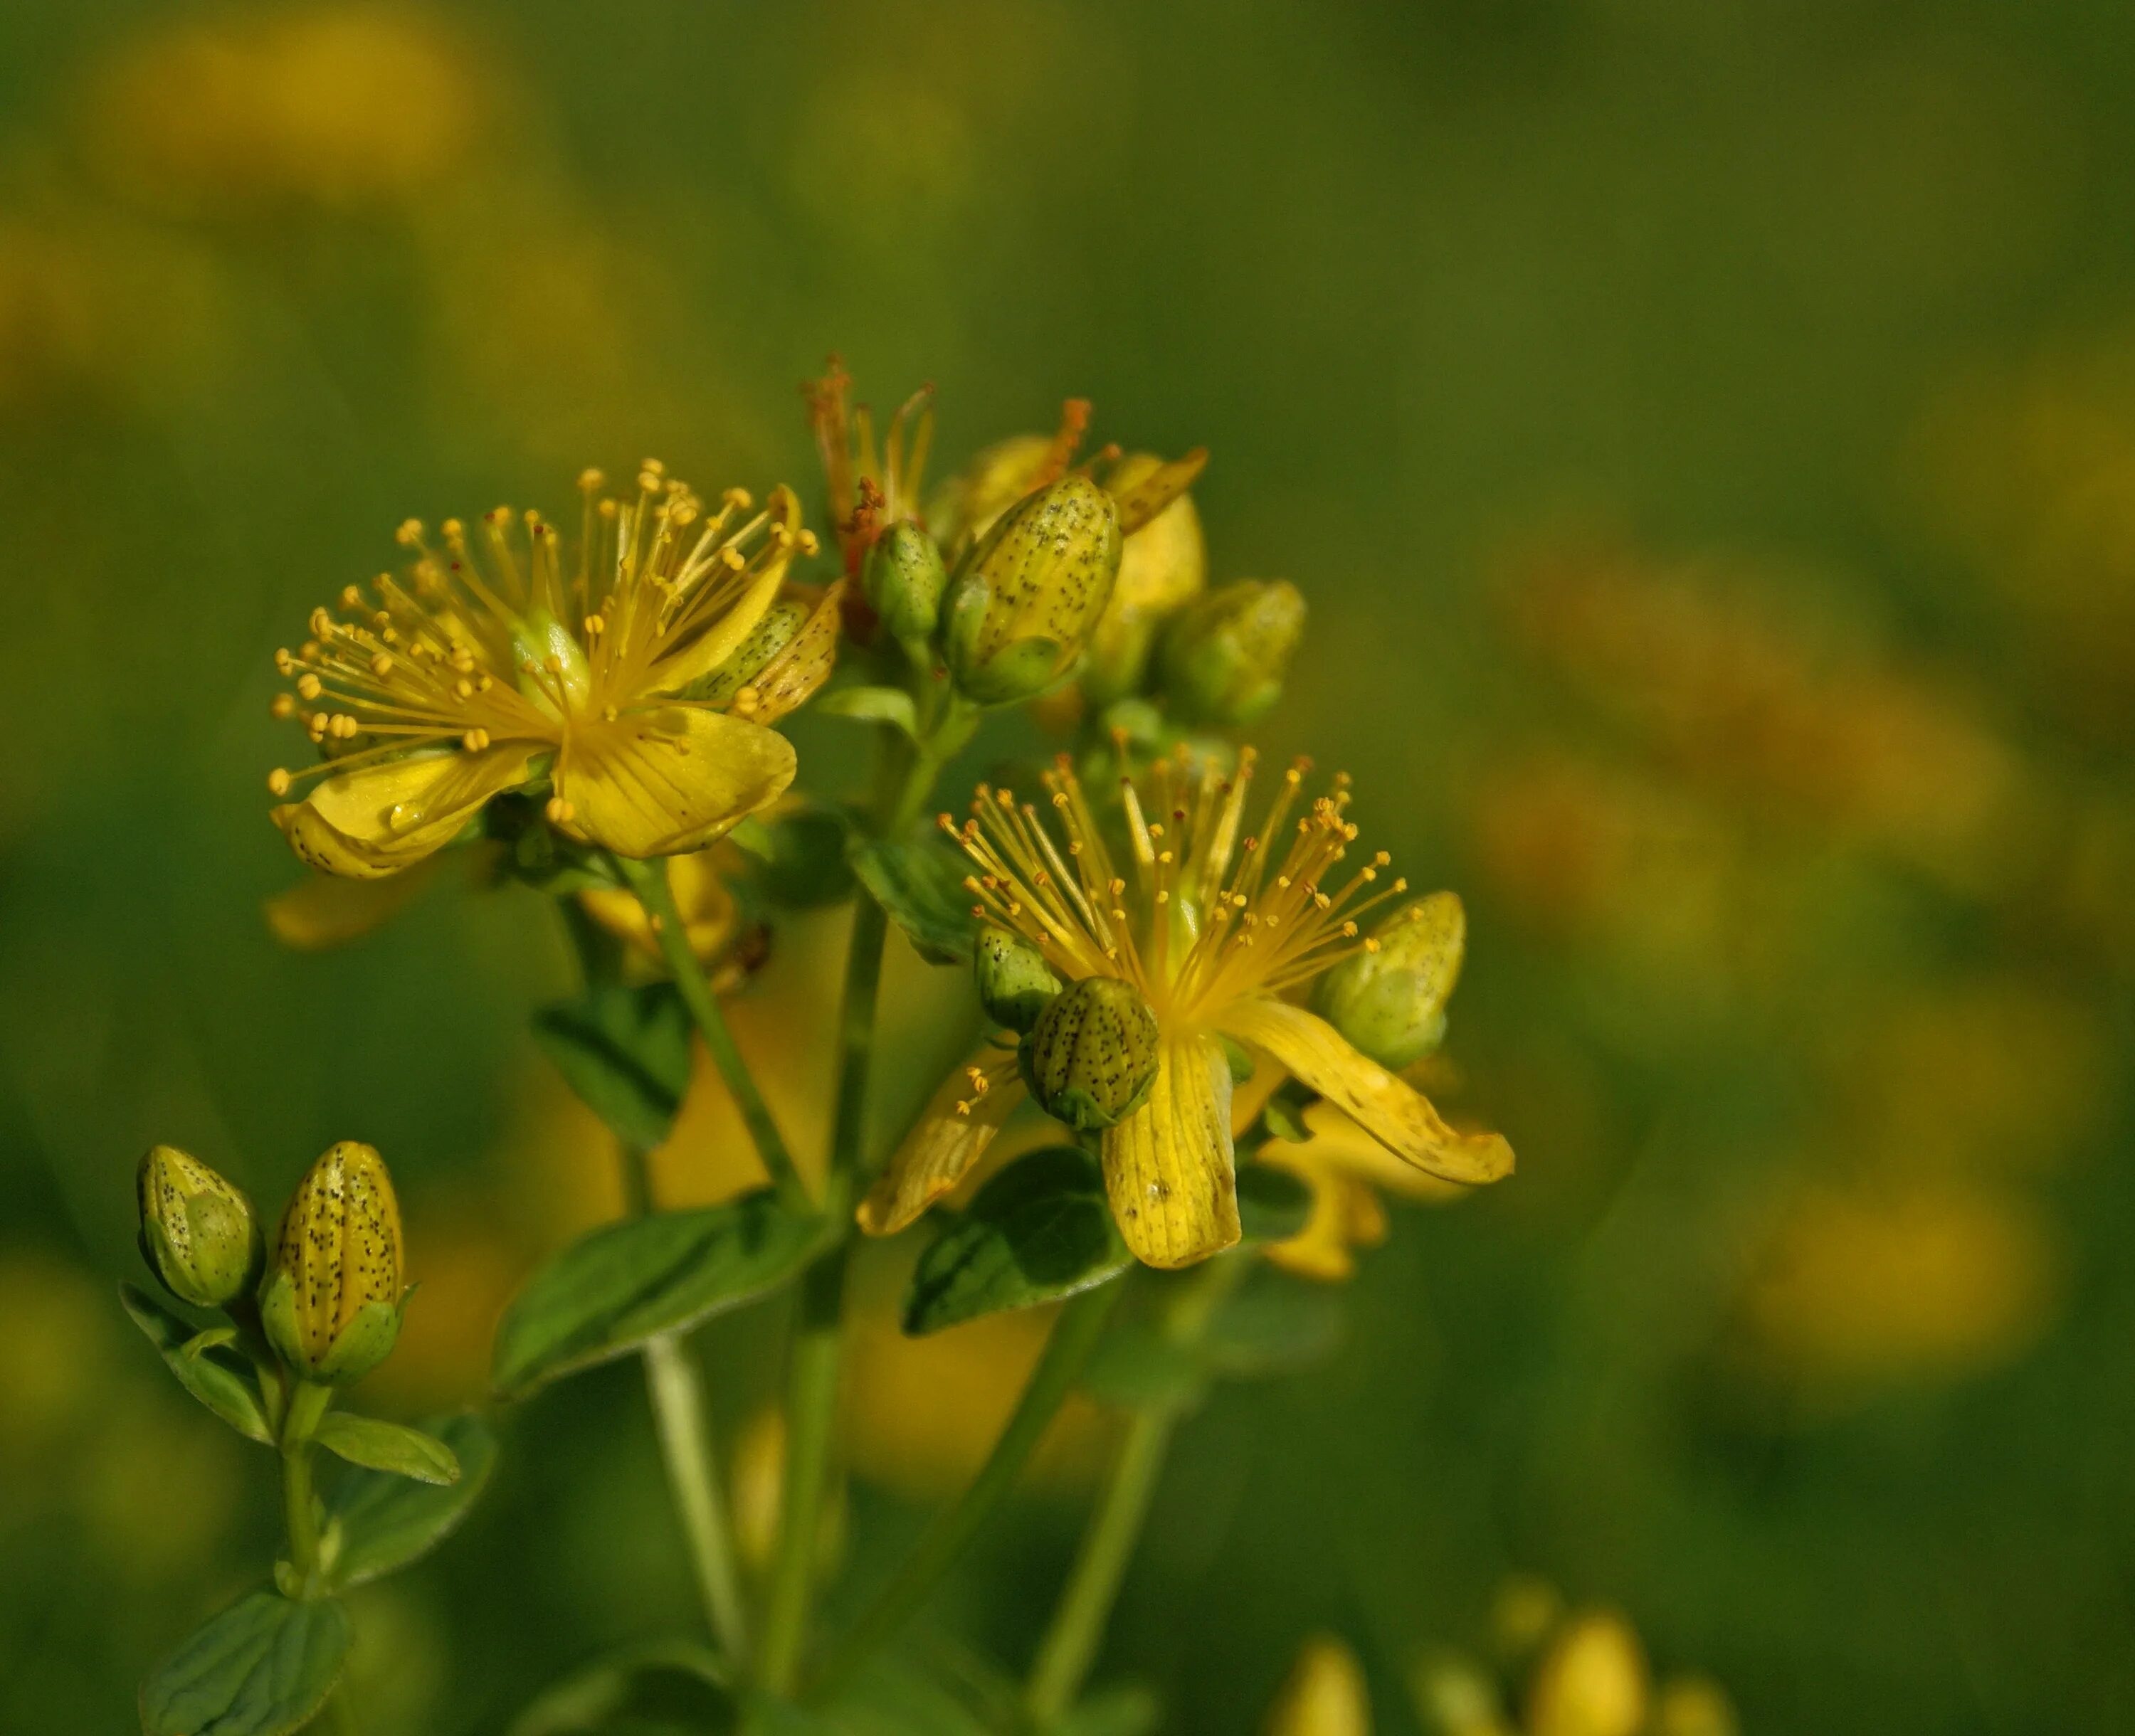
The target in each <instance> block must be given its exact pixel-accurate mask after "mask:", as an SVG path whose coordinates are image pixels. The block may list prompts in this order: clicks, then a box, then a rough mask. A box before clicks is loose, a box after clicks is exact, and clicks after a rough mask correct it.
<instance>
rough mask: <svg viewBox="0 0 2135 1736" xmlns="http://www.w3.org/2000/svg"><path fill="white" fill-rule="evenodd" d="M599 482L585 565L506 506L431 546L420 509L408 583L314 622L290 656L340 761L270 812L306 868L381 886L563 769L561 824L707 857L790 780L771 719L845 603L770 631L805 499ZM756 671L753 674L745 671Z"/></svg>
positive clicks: (328, 751)
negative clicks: (626, 492)
mask: <svg viewBox="0 0 2135 1736" xmlns="http://www.w3.org/2000/svg"><path fill="white" fill-rule="evenodd" d="M600 481H601V478H600V475H599V473H598V471H588V472H586V474H585V475H584V476H583V477H581V478H580V486H581V489H582V491H583V494H584V496H585V510H584V530H583V534H582V536H581V537H580V539H579V551H578V559H577V560H576V562H575V563H574V564H573V567H572V568H571V569H570V570H569V571H568V572H567V570H566V567H565V563H564V559H563V556H562V554H561V552H560V549H559V539H558V537H557V534H556V532H555V530H554V529H553V528H552V527H551V526H550V525H549V524H548V523H547V522H546V521H545V520H543V519H541V518H540V515H537V514H534V513H528V514H527V515H525V519H524V521H523V534H522V527H521V525H519V524H516V523H515V520H514V517H513V515H512V514H511V511H510V510H508V509H506V508H504V507H498V508H497V509H496V510H494V511H492V512H491V513H489V514H487V515H485V517H484V518H483V520H482V524H481V525H480V527H479V528H478V530H477V532H476V533H475V534H473V535H472V536H471V535H470V534H469V533H468V531H467V527H465V526H464V525H462V524H461V523H460V521H459V520H456V519H448V520H446V521H445V523H444V525H443V527H442V531H441V534H442V535H443V547H442V550H439V549H433V546H432V544H430V542H429V541H428V538H427V537H426V536H425V534H424V530H423V527H422V526H421V525H419V524H417V523H415V522H414V521H413V520H410V521H409V523H407V524H405V525H402V526H401V528H400V533H399V538H400V541H401V542H402V543H403V544H405V545H406V546H407V547H409V548H411V549H414V551H415V552H416V559H415V561H414V564H413V565H412V566H411V567H410V568H409V570H408V572H407V573H406V575H405V576H404V578H395V577H393V576H392V575H390V574H381V575H380V577H379V578H377V580H375V582H374V583H373V585H372V587H371V590H370V594H369V595H366V593H365V592H364V591H363V590H362V589H361V588H360V587H357V586H355V585H351V586H349V587H348V588H346V590H344V591H343V592H341V597H340V604H339V609H338V612H336V611H331V610H327V609H323V608H322V609H315V610H313V611H312V618H311V637H310V638H309V639H307V640H306V641H304V643H303V645H302V646H300V647H299V648H298V649H297V650H294V651H291V650H282V651H278V652H277V653H276V654H275V662H276V666H277V667H278V669H279V670H280V671H281V673H282V675H283V677H284V678H285V679H288V680H290V681H291V682H292V683H293V691H292V692H288V693H284V694H281V695H279V696H278V698H277V699H276V701H275V707H274V708H275V712H276V714H277V715H278V716H281V717H286V718H297V719H298V720H299V721H301V722H302V723H303V725H304V727H305V728H306V729H307V731H308V732H309V733H310V735H311V737H312V741H313V742H315V743H317V745H318V746H319V747H320V748H321V750H322V753H323V754H324V756H325V757H324V758H323V759H322V762H321V763H320V764H319V765H317V766H313V767H312V768H311V769H310V770H308V771H303V772H300V773H296V774H292V773H290V772H288V771H276V772H274V774H273V775H272V776H270V777H269V780H268V787H269V789H270V790H271V791H273V792H274V794H275V795H286V794H288V791H290V789H291V787H292V786H293V785H294V784H295V783H296V782H298V781H299V780H300V779H302V778H307V777H317V778H319V779H320V780H321V781H320V782H319V783H318V784H317V786H316V787H315V788H313V789H312V791H311V793H310V794H309V795H307V797H306V798H305V799H304V800H301V801H296V802H290V803H288V804H286V805H283V806H281V807H278V808H277V809H275V810H274V820H275V823H276V824H278V825H279V826H280V827H281V828H282V829H283V831H284V832H285V833H286V834H288V839H289V842H290V844H291V845H292V847H293V849H295V850H296V853H297V854H298V856H300V857H302V858H303V859H304V860H305V861H306V862H308V863H311V864H312V866H313V867H314V868H322V869H324V870H325V871H327V873H336V874H348V875H354V876H357V877H360V878H375V877H378V876H380V875H385V874H391V873H397V872H399V870H401V869H403V868H408V867H409V866H410V865H412V864H413V863H416V862H419V861H420V860H421V859H422V858H424V857H425V856H428V854H429V853H431V852H432V851H433V850H435V849H438V848H439V847H441V846H442V845H443V844H448V843H450V842H451V841H452V840H453V839H454V838H456V837H457V835H458V834H460V832H461V831H462V829H463V828H465V826H466V825H467V823H468V822H469V821H470V820H472V819H474V817H475V816H476V815H477V814H478V813H479V812H480V811H481V810H482V806H483V805H484V804H485V803H487V801H488V800H490V799H491V797H492V796H496V795H502V794H503V793H505V792H506V791H511V790H516V789H520V788H521V787H523V786H528V785H530V784H535V783H537V782H538V781H541V780H544V779H545V780H546V781H547V782H548V785H549V788H550V790H551V791H552V792H553V793H552V794H550V795H549V800H548V805H547V810H546V811H547V815H548V819H549V823H550V824H552V825H554V826H555V827H556V828H557V829H559V830H560V831H562V832H564V833H565V834H568V835H569V836H570V837H572V838H574V839H577V840H579V842H580V843H583V844H593V845H596V846H598V847H600V848H603V849H610V850H613V851H615V852H617V853H618V854H621V855H625V856H635V857H645V856H667V855H676V854H680V853H684V852H687V851H691V850H697V849H703V848H704V846H705V845H706V844H709V843H710V842H711V841H712V840H713V839H715V838H718V837H719V836H720V835H721V834H723V833H724V832H725V831H726V830H727V829H728V828H729V827H730V826H732V825H733V824H734V823H735V822H736V821H737V820H741V819H743V818H744V817H745V816H747V815H750V814H753V813H755V812H756V811H757V810H759V809H761V808H763V807H766V806H767V805H770V804H771V803H772V802H773V801H775V800H777V798H778V797H779V796H780V795H782V794H783V793H784V791H785V790H786V788H787V785H789V784H790V783H792V781H793V772H794V759H793V749H792V747H791V746H790V745H789V744H788V743H787V741H786V740H785V738H784V737H782V736H780V735H778V734H777V733H775V732H774V731H772V730H771V729H770V728H767V727H766V726H767V724H768V723H771V722H772V721H773V720H774V719H775V718H777V717H779V716H782V715H783V714H784V713H786V712H787V711H790V710H791V709H792V708H793V707H794V706H796V705H798V704H801V701H802V700H804V699H806V697H807V696H808V694H809V693H811V692H812V691H813V690H814V687H815V686H816V685H820V684H821V681H822V679H824V678H825V676H827V675H828V674H829V672H830V660H831V656H832V648H833V647H834V646H835V634H836V620H837V616H836V610H837V602H838V594H839V590H838V588H837V587H835V586H834V587H832V588H831V589H830V592H827V593H825V594H824V595H823V597H821V600H820V602H817V603H816V604H815V606H814V607H812V608H811V610H810V611H809V613H808V617H807V619H806V621H805V622H803V623H801V625H800V626H799V628H798V630H797V631H794V632H791V633H787V634H783V635H782V636H780V637H779V641H778V642H777V643H776V644H773V645H770V646H767V645H766V644H765V643H764V642H762V640H761V638H760V636H759V635H758V629H759V627H760V626H762V624H763V623H764V621H765V619H766V616H767V612H769V611H770V610H771V609H772V605H773V603H774V602H775V601H776V600H777V597H778V592H779V588H780V587H781V586H782V584H783V583H784V582H785V578H786V573H787V567H788V566H789V564H790V563H791V562H792V557H793V554H794V551H795V550H796V549H799V550H800V551H801V552H802V553H803V554H812V553H813V552H814V549H815V538H814V537H813V536H812V535H811V534H810V533H809V532H808V531H806V530H802V529H801V522H800V508H799V505H798V504H797V503H796V500H794V497H793V495H792V491H789V490H787V489H784V488H781V489H777V490H776V491H773V493H772V496H771V500H770V501H769V503H768V505H767V508H766V510H763V511H761V512H756V513H753V514H752V513H751V510H750V508H751V501H750V499H749V496H748V494H747V493H745V492H744V491H742V490H740V489H730V490H729V491H727V493H726V494H725V495H724V496H723V497H722V499H721V500H720V503H719V508H718V510H716V511H715V512H712V513H709V515H708V514H707V512H706V511H705V510H704V506H703V505H702V503H701V502H700V501H699V500H698V499H697V497H696V496H695V495H694V494H692V493H691V492H690V490H689V489H688V488H687V487H685V486H683V485H682V484H681V483H680V482H677V481H671V480H670V479H669V478H668V477H667V476H666V475H665V473H664V472H663V471H662V470H661V467H660V466H659V465H657V464H655V463H651V462H648V463H646V465H645V466H644V467H643V468H642V470H641V473H640V474H639V476H638V478H637V485H638V486H637V494H636V496H635V497H634V498H632V497H624V498H622V499H617V498H614V497H611V496H602V495H600V493H599V487H600ZM737 670H739V671H740V679H736V673H737Z"/></svg>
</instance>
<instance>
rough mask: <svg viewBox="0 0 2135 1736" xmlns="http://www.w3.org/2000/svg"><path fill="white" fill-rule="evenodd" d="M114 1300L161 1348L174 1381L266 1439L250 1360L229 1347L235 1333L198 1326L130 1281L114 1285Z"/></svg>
mask: <svg viewBox="0 0 2135 1736" xmlns="http://www.w3.org/2000/svg"><path fill="white" fill-rule="evenodd" d="M119 1302H120V1303H121V1304H122V1305H123V1307H124V1308H125V1310H126V1312H127V1313H128V1315H129V1316H131V1317H132V1318H133V1323H134V1325H136V1326H138V1327H140V1328H141V1330H142V1332H143V1334H145V1335H146V1337H147V1338H148V1342H150V1343H151V1344H152V1345H154V1346H155V1347H156V1348H157V1350H158V1351H160V1352H162V1357H163V1361H164V1362H165V1364H166V1365H167V1366H168V1367H169V1369H170V1371H171V1372H172V1374H174V1375H176V1376H177V1377H178V1384H179V1385H182V1386H183V1387H184V1388H185V1390H186V1391H187V1392H189V1393H191V1395H193V1396H194V1397H195V1398H196V1399H198V1400H200V1401H201V1404H203V1405H206V1406H207V1408H208V1409H209V1410H212V1411H213V1412H214V1413H215V1414H216V1415H217V1416H219V1417H220V1418H221V1419H223V1421H225V1423H227V1424H230V1427H231V1428H233V1429H235V1430H236V1431H237V1432H238V1433H239V1434H241V1435H244V1437H245V1438H246V1439H249V1440H255V1441H259V1442H261V1443H264V1444H269V1445H271V1444H272V1443H273V1442H274V1430H272V1429H269V1427H268V1426H267V1413H266V1411H265V1410H264V1408H263V1407H262V1406H261V1405H260V1402H259V1381H258V1378H257V1376H254V1373H253V1371H252V1367H251V1365H250V1364H249V1363H248V1362H246V1361H245V1360H244V1358H243V1357H242V1356H239V1355H237V1354H236V1353H235V1352H233V1351H231V1350H230V1349H229V1348H228V1341H229V1340H230V1337H234V1336H235V1334H234V1333H233V1332H231V1330H230V1327H226V1326H222V1327H209V1328H208V1329H207V1330H206V1331H205V1332H201V1331H197V1330H196V1329H195V1328H194V1327H193V1326H192V1325H191V1323H190V1322H188V1321H186V1320H184V1319H182V1318H180V1317H179V1316H178V1315H177V1314H175V1313H172V1311H171V1310H170V1309H168V1308H165V1307H164V1306H163V1304H162V1303H160V1302H158V1301H157V1300H156V1298H154V1297H152V1296H151V1295H149V1294H148V1293H147V1292H146V1291H144V1290H140V1289H136V1288H135V1287H134V1286H133V1285H132V1284H120V1285H119Z"/></svg>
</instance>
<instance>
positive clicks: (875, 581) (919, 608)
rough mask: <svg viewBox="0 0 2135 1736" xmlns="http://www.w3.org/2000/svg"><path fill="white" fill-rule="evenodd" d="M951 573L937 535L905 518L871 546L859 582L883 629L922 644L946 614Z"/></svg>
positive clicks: (906, 641)
mask: <svg viewBox="0 0 2135 1736" xmlns="http://www.w3.org/2000/svg"><path fill="white" fill-rule="evenodd" d="M948 582H949V575H948V573H947V572H946V570H945V569H944V568H943V567H942V551H941V549H938V548H937V547H936V546H935V543H934V539H933V538H932V537H931V536H929V535H927V533H926V532H925V531H924V530H921V529H920V528H919V527H918V525H915V524H913V522H912V520H909V519H901V520H898V522H897V523H896V524H894V525H891V526H890V527H889V528H888V530H885V531H884V532H883V534H881V535H880V536H879V537H878V538H876V539H875V544H874V548H873V549H869V551H868V558H867V565H866V567H865V568H864V569H863V570H862V572H861V574H860V587H861V589H862V591H863V592H864V593H865V595H866V597H867V600H868V607H870V608H872V609H873V610H874V612H875V613H876V614H877V615H878V616H879V617H881V620H882V624H883V627H884V631H887V632H888V635H889V636H890V637H891V638H893V639H894V640H897V641H898V642H899V643H900V644H904V645H912V646H923V645H925V644H926V643H927V641H930V640H932V638H933V636H934V626H935V623H936V621H938V620H939V619H940V618H941V614H942V587H943V586H944V585H946V583H948Z"/></svg>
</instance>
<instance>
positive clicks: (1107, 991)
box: [1017, 976, 1158, 1133]
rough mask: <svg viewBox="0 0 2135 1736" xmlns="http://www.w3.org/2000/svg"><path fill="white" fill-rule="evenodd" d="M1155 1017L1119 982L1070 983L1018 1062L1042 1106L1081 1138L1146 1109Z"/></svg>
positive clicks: (1152, 1074) (1090, 980) (1152, 1069)
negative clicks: (1144, 1104)
mask: <svg viewBox="0 0 2135 1736" xmlns="http://www.w3.org/2000/svg"><path fill="white" fill-rule="evenodd" d="M1157 1040H1158V1039H1157V1028H1156V1015H1155V1013H1152V1012H1150V1009H1149V1003H1147V1002H1145V1000H1143V999H1142V998H1141V996H1140V994H1137V993H1135V989H1134V987H1133V985H1132V984H1128V983H1126V982H1122V981H1121V979H1119V978H1117V977H1116V976H1088V977H1084V978H1083V979H1082V981H1080V982H1078V983H1071V984H1069V985H1068V986H1067V988H1066V989H1063V991H1062V992H1061V993H1060V994H1059V995H1058V997H1057V998H1056V999H1054V1000H1053V1003H1052V1004H1051V1005H1049V1006H1048V1007H1047V1008H1046V1009H1045V1010H1044V1012H1043V1013H1040V1014H1039V1015H1038V1023H1037V1024H1036V1025H1034V1027H1032V1028H1031V1032H1030V1035H1029V1036H1028V1037H1025V1038H1024V1040H1023V1047H1021V1048H1020V1049H1019V1050H1018V1051H1017V1058H1018V1060H1019V1061H1020V1063H1021V1065H1022V1069H1023V1080H1024V1084H1025V1085H1027V1086H1029V1087H1030V1095H1032V1096H1034V1097H1035V1098H1036V1099H1037V1100H1038V1107H1039V1108H1041V1109H1043V1110H1044V1111H1045V1113H1046V1114H1047V1115H1050V1116H1052V1117H1053V1119H1055V1120H1057V1121H1064V1122H1066V1123H1067V1125H1068V1126H1070V1127H1072V1128H1074V1129H1077V1131H1079V1132H1082V1133H1097V1132H1101V1130H1102V1129H1106V1128H1107V1127H1111V1126H1113V1125H1115V1124H1117V1123H1118V1122H1120V1121H1121V1120H1123V1119H1126V1117H1127V1116H1129V1115H1132V1114H1133V1113H1134V1112H1135V1110H1138V1109H1140V1107H1141V1105H1142V1100H1143V1099H1145V1097H1147V1096H1148V1095H1149V1088H1150V1086H1151V1085H1152V1084H1154V1083H1155V1080H1156V1048H1157Z"/></svg>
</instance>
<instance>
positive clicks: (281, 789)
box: [267, 766, 289, 795]
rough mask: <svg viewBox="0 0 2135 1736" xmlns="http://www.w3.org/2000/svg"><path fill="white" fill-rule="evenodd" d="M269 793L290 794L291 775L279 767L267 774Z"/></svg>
mask: <svg viewBox="0 0 2135 1736" xmlns="http://www.w3.org/2000/svg"><path fill="white" fill-rule="evenodd" d="M267 793H268V794H269V795H288V793H289V774H288V772H287V771H283V769H282V768H281V767H280V766H276V767H275V768H274V770H273V771H270V772H269V773H268V774H267Z"/></svg>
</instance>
